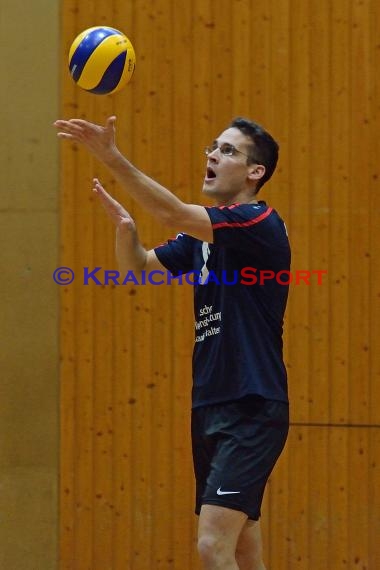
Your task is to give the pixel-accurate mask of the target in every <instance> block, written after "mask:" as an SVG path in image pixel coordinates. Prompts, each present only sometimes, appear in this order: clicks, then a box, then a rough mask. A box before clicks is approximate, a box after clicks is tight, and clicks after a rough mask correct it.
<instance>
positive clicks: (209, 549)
mask: <svg viewBox="0 0 380 570" xmlns="http://www.w3.org/2000/svg"><path fill="white" fill-rule="evenodd" d="M198 553H199V556H200V558H201V560H202V562H203V563H204V564H206V567H208V566H207V565H210V564H218V563H220V562H224V563H228V562H229V560H228V559H229V558H231V562H232V561H233V560H234V555H233V553H231V552H228V548H226V543H225V541H223V539H222V537H220V536H219V537H218V536H216V535H213V534H212V533H207V534H204V535H201V536H200V537H199V538H198Z"/></svg>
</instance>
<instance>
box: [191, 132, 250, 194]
mask: <svg viewBox="0 0 380 570" xmlns="http://www.w3.org/2000/svg"><path fill="white" fill-rule="evenodd" d="M231 146H232V147H233V149H232V151H233V152H232V154H231V155H230V156H229V155H226V154H223V150H226V151H227V152H228V151H229V152H231ZM211 148H215V150H212V151H211V152H209V154H208V156H207V167H206V175H205V179H204V183H203V189H202V191H203V193H204V194H206V195H207V196H209V197H210V198H213V199H214V200H216V202H217V203H221V204H224V203H230V201H231V200H232V201H234V199H235V197H237V196H238V195H239V194H240V193H241V192H244V191H247V190H249V188H251V187H252V182H251V181H250V179H249V178H248V176H249V174H250V173H251V172H252V171H253V170H254V165H252V164H250V165H247V160H248V159H247V156H246V155H248V154H249V151H250V149H251V148H252V141H251V139H250V138H249V137H247V136H246V135H244V134H243V133H242V132H241V131H240V130H239V129H237V128H235V127H231V128H229V129H227V130H225V131H223V133H222V134H221V135H220V136H219V137H218V138H217V139H216V140H215V141H214V143H213V145H212V147H211ZM235 149H236V150H235ZM237 151H240V152H237ZM242 153H244V154H242Z"/></svg>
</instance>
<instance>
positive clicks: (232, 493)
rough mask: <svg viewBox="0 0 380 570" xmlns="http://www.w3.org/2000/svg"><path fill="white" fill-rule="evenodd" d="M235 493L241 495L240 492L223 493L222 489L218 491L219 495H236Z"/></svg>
mask: <svg viewBox="0 0 380 570" xmlns="http://www.w3.org/2000/svg"><path fill="white" fill-rule="evenodd" d="M235 493H240V491H222V490H221V488H220V487H219V489H218V490H217V492H216V494H217V495H235Z"/></svg>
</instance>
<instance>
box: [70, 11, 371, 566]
mask: <svg viewBox="0 0 380 570" xmlns="http://www.w3.org/2000/svg"><path fill="white" fill-rule="evenodd" d="M97 24H105V25H111V26H114V27H118V28H121V29H123V30H124V31H125V32H126V33H127V35H129V37H130V39H131V40H132V42H133V44H134V46H135V49H136V53H137V67H136V72H135V76H134V78H133V80H132V82H131V84H130V85H129V86H128V87H127V88H126V89H125V90H124V91H122V92H121V93H119V94H116V95H115V96H109V97H96V96H92V95H89V94H87V93H85V92H82V91H80V90H79V89H78V88H76V86H75V85H74V84H73V83H72V82H71V80H70V78H69V75H68V72H67V70H66V55H67V52H68V48H69V45H70V43H71V41H72V40H73V38H74V37H75V36H76V35H77V34H78V33H79V32H80V31H82V30H83V29H85V28H87V27H90V26H92V25H97ZM379 54H380V5H379V4H378V2H376V1H375V0H361V1H359V0H357V1H355V0H351V1H350V0H336V1H334V2H331V1H330V0H318V1H317V0H308V1H304V0H271V1H270V0H266V1H265V2H254V1H253V0H235V1H234V2H231V1H228V0H221V1H219V2H216V1H211V0H193V1H192V2H185V3H183V2H180V1H179V0H172V1H171V2H169V1H168V0H166V1H165V0H155V1H154V2H148V1H143V0H139V1H137V0H136V1H134V2H132V1H131V2H123V1H122V0H113V2H109V1H108V0H96V1H95V0H87V1H86V2H80V1H79V0H64V1H63V2H62V107H61V109H62V115H63V116H64V117H66V118H69V117H71V116H76V117H85V118H88V119H90V120H95V121H98V122H103V121H104V120H105V118H106V117H107V116H108V115H110V114H111V113H115V114H116V115H117V117H118V123H117V133H118V142H119V145H120V147H121V149H122V150H123V151H124V152H125V153H126V154H127V155H128V156H129V157H131V159H132V160H133V161H134V163H135V164H136V165H137V166H138V167H140V168H141V169H143V170H144V171H146V172H147V173H149V174H150V175H152V176H153V177H155V178H157V179H158V180H159V181H160V182H161V183H163V184H164V185H167V186H168V187H169V188H171V189H172V190H173V191H174V192H175V193H176V194H177V195H178V196H179V197H181V198H182V199H183V200H185V201H188V202H200V201H201V200H202V197H201V196H200V195H199V189H200V186H201V181H202V178H203V173H204V164H205V161H204V158H203V157H202V149H203V147H204V146H205V145H206V144H208V143H209V142H210V140H212V138H213V137H214V136H215V135H216V134H218V133H219V132H220V131H221V130H223V129H224V128H225V126H226V124H228V121H229V120H230V119H231V118H232V117H233V116H235V115H246V116H250V117H252V118H253V119H255V120H257V121H258V122H261V123H262V124H264V125H265V126H266V127H267V128H268V129H269V130H270V131H271V132H272V133H273V134H274V135H275V136H276V137H277V138H278V140H279V141H280V144H281V161H280V164H279V168H278V172H277V173H276V175H275V176H274V178H273V181H272V182H271V183H270V185H268V188H265V189H264V190H263V196H262V198H263V199H266V200H267V201H268V202H269V203H271V205H273V206H274V207H275V208H276V209H277V210H278V211H279V212H280V213H281V214H282V216H283V217H284V219H285V220H286V223H287V226H288V229H289V234H290V238H291V242H292V245H293V269H294V270H320V269H325V270H327V271H328V276H327V277H326V276H325V277H324V279H323V284H322V285H321V286H318V284H317V280H316V277H315V278H313V279H312V281H311V285H310V286H309V287H307V286H306V285H302V284H301V285H298V286H295V285H294V286H293V287H292V289H291V294H290V301H289V309H288V313H287V318H286V337H285V357H286V363H287V366H288V371H289V383H290V396H291V418H292V427H291V431H290V436H289V442H288V445H287V448H286V451H285V452H284V454H283V456H282V457H281V459H280V461H279V464H278V466H277V468H276V470H275V472H274V474H273V476H272V478H271V480H270V484H269V488H268V492H267V494H266V497H265V501H264V517H263V529H264V540H265V557H266V561H267V564H268V568H273V569H274V568H275V569H276V570H295V569H299V570H326V569H330V570H340V569H342V570H343V569H347V568H355V569H356V568H360V569H361V570H375V569H376V568H378V567H380V542H379V540H378V537H379V535H380V477H379V461H380V459H379V455H380V388H379V386H380V383H379V379H380V357H379V355H380V350H379V349H378V345H379V338H380V324H379V323H380V309H379V297H380V286H379V282H380V262H379V257H378V255H377V253H378V252H377V249H378V244H379V231H378V228H379V226H380V209H379V205H378V196H379V192H380V172H379V156H380V152H379V151H380V143H379V132H380V116H379V101H380V80H379V73H378V70H379V68H380V59H379ZM61 172H62V177H61V186H62V191H61V196H62V198H61V212H62V218H61V219H62V223H61V239H62V258H61V261H62V265H67V266H70V267H72V268H73V269H74V271H75V273H76V280H75V281H74V283H72V284H71V285H70V286H67V287H65V288H62V291H61V292H62V294H61V349H62V361H61V387H62V388H61V511H60V513H61V539H60V541H61V552H60V559H61V570H69V569H70V570H106V569H112V570H125V569H131V570H147V569H149V570H153V569H154V570H155V569H166V568H174V569H175V570H190V569H191V570H197V569H198V568H200V565H199V561H198V558H197V553H196V546H195V545H196V522H197V521H196V517H195V516H194V515H193V514H192V513H193V494H194V492H193V475H192V466H191V455H190V441H189V407H190V389H191V371H190V370H191V352H192V340H193V329H192V325H193V319H192V313H191V312H192V297H191V295H192V291H191V287H190V286H188V287H187V286H179V285H171V286H160V287H154V286H147V287H144V286H132V285H129V286H128V287H121V286H120V287H116V286H112V285H108V286H104V287H101V286H96V285H95V284H89V285H83V278H82V275H83V267H90V268H94V267H96V266H100V267H102V269H103V270H104V269H116V262H115V258H114V230H113V227H112V224H111V223H110V222H109V220H108V219H107V218H106V217H105V214H104V213H103V211H102V210H101V207H100V206H99V204H98V203H97V202H95V201H94V198H93V196H92V194H91V179H92V177H93V176H95V175H96V176H99V177H100V178H101V180H102V181H103V182H104V183H105V185H106V187H107V188H108V189H109V190H110V191H111V193H112V194H113V195H114V196H115V197H116V198H118V199H119V200H121V201H122V202H123V203H124V205H125V206H126V207H127V209H129V210H130V212H131V213H132V215H133V216H134V217H135V219H136V221H137V223H138V226H139V232H140V236H141V238H142V241H143V242H144V244H145V245H146V247H153V246H154V245H156V244H158V243H161V242H162V241H164V240H166V239H167V238H168V237H171V236H170V232H167V230H165V229H164V228H161V227H160V226H159V225H158V224H156V222H155V221H154V220H152V219H151V218H150V217H148V216H147V215H146V214H145V213H144V211H142V210H141V209H139V208H137V207H136V206H135V205H134V204H133V203H132V202H131V200H130V199H129V198H128V197H127V196H125V195H124V194H123V191H122V190H121V189H120V188H119V187H118V186H117V185H116V184H115V181H114V180H112V177H111V176H110V175H109V174H108V173H107V172H106V171H105V170H104V169H103V168H102V167H101V166H100V165H98V164H96V163H95V162H94V161H93V159H91V158H90V157H89V156H88V155H87V154H86V153H85V152H84V151H83V150H82V149H80V148H75V147H74V146H73V145H70V144H68V143H65V144H62V156H61ZM100 276H102V273H100Z"/></svg>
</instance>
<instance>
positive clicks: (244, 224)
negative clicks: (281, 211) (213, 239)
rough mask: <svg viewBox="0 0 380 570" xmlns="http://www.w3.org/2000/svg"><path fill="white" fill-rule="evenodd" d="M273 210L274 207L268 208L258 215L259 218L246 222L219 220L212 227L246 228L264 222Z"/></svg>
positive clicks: (215, 228)
mask: <svg viewBox="0 0 380 570" xmlns="http://www.w3.org/2000/svg"><path fill="white" fill-rule="evenodd" d="M272 211H273V208H268V209H267V211H266V212H264V213H263V214H261V215H260V216H257V218H253V220H247V221H246V222H219V223H218V224H213V225H212V228H213V229H214V230H217V229H219V228H246V227H247V226H253V225H254V224H258V223H259V222H262V221H263V220H265V218H267V217H268V216H269V214H270V213H271V212H272Z"/></svg>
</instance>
